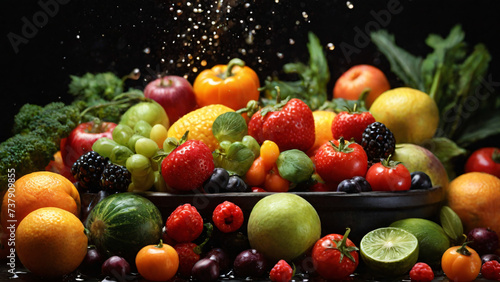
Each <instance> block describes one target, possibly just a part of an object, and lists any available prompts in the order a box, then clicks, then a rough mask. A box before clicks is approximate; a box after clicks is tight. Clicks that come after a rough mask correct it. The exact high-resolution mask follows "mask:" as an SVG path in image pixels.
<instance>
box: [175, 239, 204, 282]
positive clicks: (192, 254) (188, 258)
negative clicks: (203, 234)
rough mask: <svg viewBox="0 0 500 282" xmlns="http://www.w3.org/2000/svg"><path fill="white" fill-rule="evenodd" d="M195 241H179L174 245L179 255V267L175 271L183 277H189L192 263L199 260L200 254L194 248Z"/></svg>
mask: <svg viewBox="0 0 500 282" xmlns="http://www.w3.org/2000/svg"><path fill="white" fill-rule="evenodd" d="M196 247H198V246H197V245H196V244H195V243H179V244H176V245H174V249H175V251H177V254H178V255H179V269H178V270H177V272H178V273H179V274H180V275H181V276H183V277H191V270H192V269H193V266H194V264H195V263H196V262H197V261H199V260H200V254H199V253H198V251H197V250H196Z"/></svg>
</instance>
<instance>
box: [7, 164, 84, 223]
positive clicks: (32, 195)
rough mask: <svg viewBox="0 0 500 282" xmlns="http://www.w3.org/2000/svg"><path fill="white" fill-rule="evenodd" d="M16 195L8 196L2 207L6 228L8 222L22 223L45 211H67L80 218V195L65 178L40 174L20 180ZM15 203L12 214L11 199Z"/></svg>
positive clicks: (15, 184) (41, 172) (43, 172)
mask: <svg viewBox="0 0 500 282" xmlns="http://www.w3.org/2000/svg"><path fill="white" fill-rule="evenodd" d="M13 190H14V192H13V193H10V192H9V193H6V194H5V196H4V198H3V203H2V215H1V222H2V226H4V227H5V226H7V219H9V220H17V222H18V223H19V222H21V220H23V218H24V217H25V216H27V215H28V214H29V213H30V212H32V211H34V210H36V209H38V208H43V207H57V208H61V209H64V210H67V211H69V212H71V213H72V214H74V215H75V216H79V215H80V194H79V193H78V190H77V189H76V187H75V186H74V185H73V183H71V181H69V180H68V179H67V178H65V177H64V176H62V175H60V174H57V173H54V172H50V171H38V172H32V173H30V174H27V175H24V176H23V177H21V178H19V179H18V180H17V181H16V182H15V183H14V187H13ZM11 194H13V195H14V196H13V198H11V201H12V199H14V200H15V213H13V212H9V211H8V208H9V205H8V204H11V203H12V202H9V195H11Z"/></svg>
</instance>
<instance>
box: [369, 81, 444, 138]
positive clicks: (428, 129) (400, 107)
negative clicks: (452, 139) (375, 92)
mask: <svg viewBox="0 0 500 282" xmlns="http://www.w3.org/2000/svg"><path fill="white" fill-rule="evenodd" d="M370 112H371V113H372V115H373V117H374V118H375V120H377V121H378V122H381V123H383V124H384V125H385V126H387V128H388V129H389V130H391V131H392V133H393V134H394V137H395V138H396V142H397V143H413V144H422V143H423V142H425V141H426V140H428V139H430V138H432V137H433V136H434V134H435V133H436V130H437V127H438V123H439V110H438V107H437V105H436V102H435V101H434V100H433V99H432V98H431V97H430V96H429V95H427V94H426V93H424V92H422V91H419V90H416V89H413V88H408V87H399V88H394V89H391V90H388V91H386V92H384V93H382V94H381V95H380V96H379V97H378V98H377V99H376V100H375V101H374V102H373V104H372V106H371V107H370Z"/></svg>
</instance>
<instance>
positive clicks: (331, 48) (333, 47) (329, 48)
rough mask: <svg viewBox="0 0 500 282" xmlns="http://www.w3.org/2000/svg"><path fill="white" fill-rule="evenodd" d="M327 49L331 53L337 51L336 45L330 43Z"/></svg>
mask: <svg viewBox="0 0 500 282" xmlns="http://www.w3.org/2000/svg"><path fill="white" fill-rule="evenodd" d="M326 48H328V50H330V51H333V49H335V44H333V43H331V42H330V43H328V44H326Z"/></svg>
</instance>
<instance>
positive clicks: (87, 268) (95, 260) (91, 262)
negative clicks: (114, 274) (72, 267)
mask: <svg viewBox="0 0 500 282" xmlns="http://www.w3.org/2000/svg"><path fill="white" fill-rule="evenodd" d="M103 262H104V257H103V256H102V255H101V254H100V253H99V251H97V249H96V248H95V247H91V246H89V247H88V248H87V254H86V255H85V257H84V258H83V262H82V264H81V270H82V271H83V272H85V273H88V274H94V275H95V274H99V272H100V271H101V266H102V263H103Z"/></svg>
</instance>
